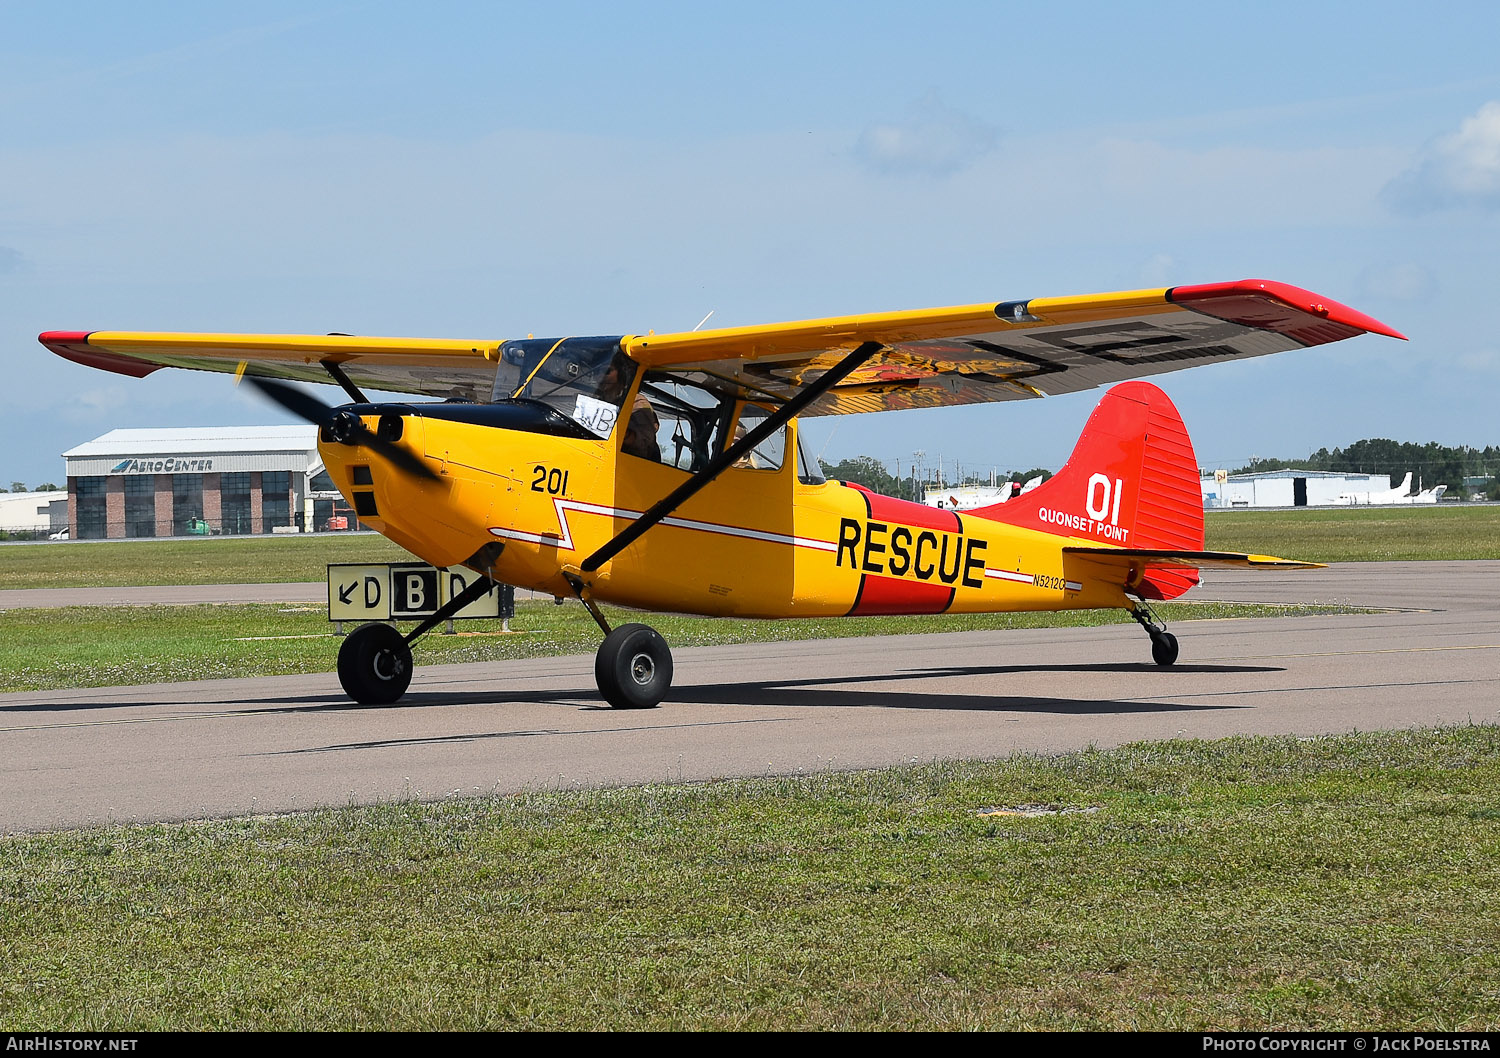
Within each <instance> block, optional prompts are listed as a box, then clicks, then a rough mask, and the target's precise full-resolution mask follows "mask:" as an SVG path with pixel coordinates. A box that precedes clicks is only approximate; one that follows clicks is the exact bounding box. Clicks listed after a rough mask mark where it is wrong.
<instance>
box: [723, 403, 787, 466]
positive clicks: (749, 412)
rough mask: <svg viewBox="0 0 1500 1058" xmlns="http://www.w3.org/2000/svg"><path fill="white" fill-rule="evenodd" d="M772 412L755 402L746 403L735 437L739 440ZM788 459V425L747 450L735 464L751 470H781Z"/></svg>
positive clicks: (735, 429)
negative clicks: (756, 404)
mask: <svg viewBox="0 0 1500 1058" xmlns="http://www.w3.org/2000/svg"><path fill="white" fill-rule="evenodd" d="M770 414H771V413H770V412H769V411H767V410H766V409H765V408H760V407H756V406H755V405H754V404H746V405H745V407H744V410H743V411H741V412H740V418H739V421H738V422H737V423H735V425H734V439H735V440H736V441H738V440H739V439H740V438H741V437H744V436H745V435H746V434H747V433H749V432H750V431H751V430H753V429H755V428H756V427H757V426H759V425H760V424H761V423H763V422H764V421H765V420H766V419H767V418H768V417H769V416H770ZM785 459H786V427H785V426H782V427H781V428H780V429H778V430H777V431H776V432H775V433H773V434H771V436H769V437H767V438H766V439H765V440H763V441H761V442H760V444H758V445H756V446H755V447H754V448H752V449H750V451H749V452H746V453H745V454H744V455H743V456H741V457H740V458H739V459H738V460H736V461H735V464H734V465H735V466H737V467H741V468H749V469H751V470H780V469H781V465H782V463H783V462H784V461H785Z"/></svg>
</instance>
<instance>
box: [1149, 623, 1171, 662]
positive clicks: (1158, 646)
mask: <svg viewBox="0 0 1500 1058" xmlns="http://www.w3.org/2000/svg"><path fill="white" fill-rule="evenodd" d="M1151 660H1152V661H1154V662H1156V663H1157V664H1158V665H1160V666H1162V667H1163V668H1165V667H1166V666H1168V665H1170V664H1172V663H1173V662H1174V661H1176V660H1177V637H1176V636H1174V635H1173V634H1172V633H1171V632H1158V633H1157V634H1156V635H1154V636H1152V637H1151Z"/></svg>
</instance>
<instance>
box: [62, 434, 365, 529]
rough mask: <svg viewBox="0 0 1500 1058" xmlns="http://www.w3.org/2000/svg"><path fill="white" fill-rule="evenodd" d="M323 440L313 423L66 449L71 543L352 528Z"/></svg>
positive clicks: (102, 440) (105, 441)
mask: <svg viewBox="0 0 1500 1058" xmlns="http://www.w3.org/2000/svg"><path fill="white" fill-rule="evenodd" d="M317 438H318V430H317V427H315V426H228V427H186V428H173V429H161V430H111V431H110V432H109V433H107V434H105V435H104V436H102V437H99V438H96V439H95V440H92V441H88V442H86V443H84V444H81V445H79V446H78V447H76V448H71V449H69V450H68V451H66V452H64V453H63V460H64V462H65V463H66V466H67V475H68V499H69V501H70V503H69V506H70V508H71V510H70V530H71V535H72V538H73V539H74V540H88V539H105V538H109V539H115V538H119V537H140V536H185V535H206V534H218V533H225V534H236V533H270V532H298V531H301V530H303V529H308V530H313V529H326V528H328V527H329V522H330V520H333V521H334V527H335V528H353V527H354V524H355V522H354V518H353V512H352V511H348V510H347V509H346V508H345V507H344V502H343V499H342V498H341V497H340V496H339V494H338V491H337V490H336V489H335V488H334V487H333V482H332V481H330V480H329V478H328V474H327V473H326V471H324V469H323V463H322V460H321V459H320V458H319V456H318V448H317ZM339 518H346V519H347V524H346V525H340V524H338V521H337V520H338V519H339Z"/></svg>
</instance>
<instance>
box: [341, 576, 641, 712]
mask: <svg viewBox="0 0 1500 1058" xmlns="http://www.w3.org/2000/svg"><path fill="white" fill-rule="evenodd" d="M494 586H495V582H494V581H492V580H490V578H488V577H480V578H478V579H477V580H475V581H474V583H473V584H470V585H469V586H468V587H467V588H465V589H464V590H463V591H461V592H459V593H458V594H457V595H455V596H454V597H453V598H452V599H449V600H448V602H446V603H445V604H443V605H442V606H441V607H439V608H438V611H437V613H435V614H433V615H432V616H431V617H428V618H427V619H426V620H424V621H423V622H422V623H421V624H419V625H417V627H416V628H414V629H412V630H411V631H410V632H408V633H407V634H406V635H404V636H403V635H402V634H401V633H400V632H398V631H396V629H394V628H392V627H391V626H390V625H386V624H366V625H360V626H359V627H358V628H356V629H355V630H354V631H352V632H350V633H349V634H348V635H347V636H345V637H344V642H343V645H342V646H340V647H339V683H340V684H342V685H343V687H344V693H345V694H347V695H348V696H349V697H350V698H353V699H354V700H355V701H356V702H358V703H359V704H360V705H390V704H391V703H392V702H394V701H396V700H397V699H398V698H400V697H401V696H402V695H403V694H405V693H406V688H407V687H408V686H409V685H410V684H411V667H412V666H411V645H412V643H413V641H415V640H416V638H417V637H418V636H420V635H421V634H422V633H424V632H426V631H427V630H428V629H430V628H435V627H437V625H439V624H441V623H442V622H443V621H446V620H448V618H450V617H452V616H453V615H454V614H456V613H458V611H460V610H462V609H463V608H464V607H465V606H468V605H469V603H471V602H473V601H474V600H475V599H478V598H479V597H480V596H481V595H484V594H485V593H487V592H488V591H489V590H490V589H491V588H493V587H494ZM667 671H668V672H669V673H670V672H671V669H670V666H669V668H668V670H667Z"/></svg>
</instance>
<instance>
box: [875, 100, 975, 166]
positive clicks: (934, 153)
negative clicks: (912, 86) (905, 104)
mask: <svg viewBox="0 0 1500 1058" xmlns="http://www.w3.org/2000/svg"><path fill="white" fill-rule="evenodd" d="M998 138H999V133H998V132H997V131H996V129H995V128H994V127H993V126H991V125H987V124H985V123H984V122H982V121H979V120H978V119H977V118H972V117H970V116H969V115H967V114H963V113H960V112H959V111H957V110H954V109H953V108H952V107H949V106H946V105H945V104H944V103H943V102H942V101H941V100H939V99H938V97H937V93H936V92H929V93H927V94H926V95H925V96H923V97H922V98H921V99H919V100H917V102H916V103H914V104H912V106H911V108H910V109H909V110H908V112H907V115H906V118H905V119H904V120H902V121H899V122H889V123H884V124H876V125H871V126H869V127H868V128H866V129H865V130H864V131H863V132H862V133H860V135H859V139H858V141H857V142H856V143H855V145H854V154H855V157H857V158H858V159H859V160H860V161H861V162H863V163H864V164H865V165H866V166H868V167H869V168H871V169H874V170H875V171H876V172H880V173H888V174H893V175H920V176H948V175H949V174H951V173H956V172H958V171H959V170H960V169H964V168H966V167H967V166H969V165H971V164H973V163H974V162H975V161H977V160H978V159H979V158H981V157H983V156H984V155H985V154H987V153H988V152H989V151H990V150H991V149H993V148H994V146H995V143H996V141H997V139H998Z"/></svg>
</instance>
